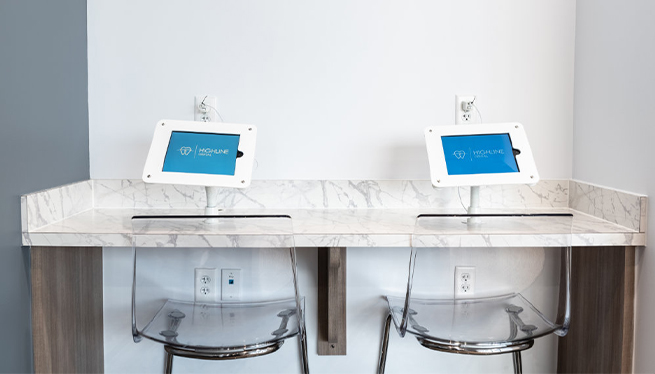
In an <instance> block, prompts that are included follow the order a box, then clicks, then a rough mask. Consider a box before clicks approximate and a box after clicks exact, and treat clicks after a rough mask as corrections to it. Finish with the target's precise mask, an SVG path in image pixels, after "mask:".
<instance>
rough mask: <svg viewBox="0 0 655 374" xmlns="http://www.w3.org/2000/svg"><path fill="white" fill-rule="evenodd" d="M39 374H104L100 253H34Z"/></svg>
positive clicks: (46, 250) (42, 250)
mask: <svg viewBox="0 0 655 374" xmlns="http://www.w3.org/2000/svg"><path fill="white" fill-rule="evenodd" d="M30 257H31V273H32V339H33V343H32V344H33V347H34V372H35V373H102V372H103V371H104V348H103V347H104V345H103V319H102V247H32V248H31V249H30Z"/></svg>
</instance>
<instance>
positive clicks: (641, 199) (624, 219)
mask: <svg viewBox="0 0 655 374" xmlns="http://www.w3.org/2000/svg"><path fill="white" fill-rule="evenodd" d="M569 193H570V195H569V206H570V207H571V208H572V209H575V210H578V211H580V212H583V213H587V214H591V215H593V216H595V217H598V218H602V219H604V220H606V221H610V222H613V223H616V224H619V225H621V226H625V227H627V228H629V229H632V230H637V231H640V225H642V221H645V218H646V209H645V205H646V197H645V196H640V195H636V194H631V193H627V192H621V191H617V190H611V189H608V188H603V187H599V186H594V185H591V184H587V183H583V182H578V181H571V183H570V192H569Z"/></svg>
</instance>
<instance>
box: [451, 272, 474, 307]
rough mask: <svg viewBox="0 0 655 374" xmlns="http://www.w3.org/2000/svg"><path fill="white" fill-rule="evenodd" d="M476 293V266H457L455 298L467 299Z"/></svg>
mask: <svg viewBox="0 0 655 374" xmlns="http://www.w3.org/2000/svg"><path fill="white" fill-rule="evenodd" d="M473 295H475V267H473V266H456V267H455V299H465V298H469V297H471V296H473Z"/></svg>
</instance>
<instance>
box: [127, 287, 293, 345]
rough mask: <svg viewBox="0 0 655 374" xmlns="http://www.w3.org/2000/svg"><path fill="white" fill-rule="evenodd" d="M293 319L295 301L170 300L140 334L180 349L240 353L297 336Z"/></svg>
mask: <svg viewBox="0 0 655 374" xmlns="http://www.w3.org/2000/svg"><path fill="white" fill-rule="evenodd" d="M303 302H304V300H301V305H303ZM296 317H297V310H296V301H295V299H285V300H276V301H268V302H239V303H235V302H229V303H227V302H226V303H215V304H214V303H211V304H210V303H194V302H188V301H179V300H170V299H169V300H167V301H166V302H165V303H164V305H162V307H161V308H160V309H159V311H158V312H157V313H156V314H155V316H154V317H153V319H152V320H151V321H150V322H149V323H148V324H147V325H146V326H145V327H144V329H143V330H142V331H139V335H141V336H143V337H146V338H148V339H152V340H154V341H157V342H160V343H163V344H166V345H169V346H173V347H179V348H186V349H198V350H216V349H221V350H222V351H229V350H234V351H243V350H244V349H252V348H258V347H266V346H272V345H279V344H278V343H279V342H281V341H283V340H285V339H287V338H291V337H294V336H296V335H297V334H298V333H299V331H298V323H297V319H296Z"/></svg>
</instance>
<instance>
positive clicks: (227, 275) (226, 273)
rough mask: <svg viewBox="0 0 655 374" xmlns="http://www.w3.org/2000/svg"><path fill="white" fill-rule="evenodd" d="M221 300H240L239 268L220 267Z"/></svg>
mask: <svg viewBox="0 0 655 374" xmlns="http://www.w3.org/2000/svg"><path fill="white" fill-rule="evenodd" d="M221 300H223V301H237V300H241V269H221Z"/></svg>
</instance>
